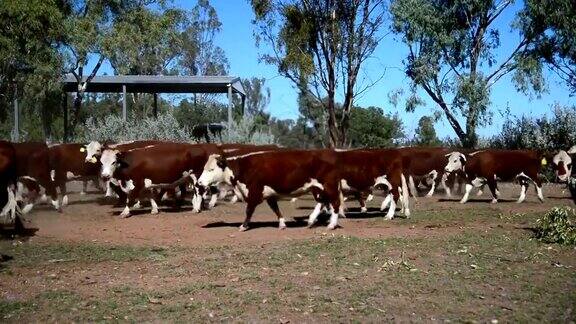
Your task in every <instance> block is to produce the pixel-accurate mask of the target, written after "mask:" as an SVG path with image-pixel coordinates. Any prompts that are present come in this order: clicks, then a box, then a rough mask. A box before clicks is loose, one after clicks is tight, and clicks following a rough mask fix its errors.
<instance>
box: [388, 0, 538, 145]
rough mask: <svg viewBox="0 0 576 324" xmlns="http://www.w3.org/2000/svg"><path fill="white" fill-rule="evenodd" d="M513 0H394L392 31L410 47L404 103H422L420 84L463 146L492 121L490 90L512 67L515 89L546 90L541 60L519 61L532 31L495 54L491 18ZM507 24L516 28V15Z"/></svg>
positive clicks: (496, 42) (497, 36)
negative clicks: (407, 93) (408, 84)
mask: <svg viewBox="0 0 576 324" xmlns="http://www.w3.org/2000/svg"><path fill="white" fill-rule="evenodd" d="M513 2H514V1H513V0H456V1H444V0H393V1H392V4H391V12H392V16H393V21H394V23H393V31H394V32H395V33H396V34H397V35H400V36H401V39H402V41H403V42H404V43H405V44H406V45H407V46H408V56H407V58H406V60H405V61H404V64H405V71H406V75H407V76H408V77H409V78H410V79H411V81H412V85H411V90H412V94H411V96H410V98H409V100H408V105H407V107H406V108H407V109H408V110H413V109H414V108H415V107H416V106H417V105H418V104H419V103H421V100H420V99H418V97H417V95H416V91H417V89H418V88H420V89H423V90H424V92H425V93H426V94H427V95H428V96H429V97H430V98H431V99H432V100H433V101H434V102H435V103H436V104H437V105H438V107H439V108H440V110H441V111H442V113H443V114H444V116H445V117H446V119H447V120H448V123H449V124H450V126H451V127H452V128H453V129H454V132H455V133H456V135H457V136H458V138H459V139H460V142H461V144H462V145H463V146H464V147H468V148H472V147H475V146H476V145H477V141H478V137H477V128H478V127H480V126H482V125H485V124H486V123H488V122H489V121H490V116H491V114H490V111H489V106H490V91H491V89H492V87H493V86H494V84H496V83H497V82H498V81H499V80H500V79H501V78H502V77H503V76H505V75H507V74H509V73H511V72H514V73H515V75H514V78H513V79H514V81H516V85H517V88H518V90H522V91H534V92H535V93H536V94H539V93H540V92H542V91H544V90H545V84H544V80H543V77H542V64H540V63H539V61H532V62H530V64H526V63H527V61H526V60H523V58H524V57H525V54H526V53H527V52H528V51H529V50H530V48H531V45H532V44H533V42H534V37H535V35H529V34H526V33H523V34H522V33H520V37H519V40H518V41H517V43H516V44H514V46H513V47H512V50H511V51H510V52H508V53H505V54H504V55H498V57H502V58H500V59H498V58H497V55H496V50H497V49H498V48H499V47H500V31H499V30H498V28H497V27H496V23H495V22H496V21H497V20H498V19H499V18H500V19H502V18H501V16H503V15H502V14H503V13H504V12H505V11H507V10H508V11H510V10H513V9H512V4H513ZM520 18H521V17H520ZM520 18H518V19H520ZM510 23H511V24H512V26H513V27H514V28H516V27H517V25H518V20H515V21H511V22H510ZM499 54H501V53H499Z"/></svg>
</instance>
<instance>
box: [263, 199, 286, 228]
mask: <svg viewBox="0 0 576 324" xmlns="http://www.w3.org/2000/svg"><path fill="white" fill-rule="evenodd" d="M266 202H267V203H268V206H270V208H271V209H272V211H273V212H274V214H276V216H277V217H278V229H281V230H283V229H285V228H286V220H285V219H284V216H282V213H280V208H279V207H278V200H277V199H276V198H268V199H266Z"/></svg>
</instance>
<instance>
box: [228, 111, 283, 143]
mask: <svg viewBox="0 0 576 324" xmlns="http://www.w3.org/2000/svg"><path fill="white" fill-rule="evenodd" d="M223 135H224V136H223V140H224V142H227V143H243V144H259V145H263V144H275V143H276V139H275V137H274V135H273V134H272V133H271V132H270V130H268V131H267V130H265V129H263V128H262V127H258V125H257V124H256V123H255V122H254V119H253V118H252V117H251V116H247V117H245V118H242V119H240V120H239V121H233V122H232V125H230V127H228V128H227V129H226V131H225V133H224V134H223Z"/></svg>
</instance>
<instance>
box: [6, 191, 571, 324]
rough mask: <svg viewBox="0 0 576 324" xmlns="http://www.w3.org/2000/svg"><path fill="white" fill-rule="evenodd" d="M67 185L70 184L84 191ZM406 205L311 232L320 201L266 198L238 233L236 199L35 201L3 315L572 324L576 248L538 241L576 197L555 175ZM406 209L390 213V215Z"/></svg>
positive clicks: (16, 250) (240, 209)
mask: <svg viewBox="0 0 576 324" xmlns="http://www.w3.org/2000/svg"><path fill="white" fill-rule="evenodd" d="M73 187H75V188H79V187H78V186H77V185H74V186H73ZM500 191H501V192H502V199H501V202H499V203H498V204H490V203H489V202H490V197H489V195H488V193H484V195H483V196H480V197H477V196H475V195H474V196H472V197H471V201H469V203H467V204H465V205H462V204H460V203H459V202H458V199H459V197H457V198H453V199H445V198H444V197H443V196H442V194H441V193H440V194H438V195H437V196H435V197H431V198H425V197H420V198H418V200H417V201H414V199H411V203H412V206H411V209H412V212H413V215H412V217H411V218H410V219H405V218H403V217H397V218H395V219H393V220H391V221H385V220H384V219H383V216H384V215H383V213H381V212H379V210H378V207H379V204H380V203H381V201H382V197H376V198H375V199H374V201H372V202H370V203H369V204H368V207H369V211H368V213H365V214H363V213H360V212H359V208H358V204H357V202H354V201H349V202H347V206H348V208H349V212H348V213H347V217H346V218H345V219H341V220H340V225H341V227H340V228H338V229H336V230H334V231H327V230H326V228H325V226H326V219H321V220H320V221H319V224H318V225H317V226H316V227H314V228H312V229H309V228H307V227H306V219H307V215H308V214H309V213H310V212H311V211H312V208H313V206H314V202H313V200H312V199H311V197H302V198H301V199H299V200H297V201H296V202H295V203H292V202H290V201H288V200H286V201H281V202H280V204H279V205H280V209H281V211H282V212H283V214H284V215H285V216H286V218H287V220H289V221H288V222H287V225H288V228H287V229H285V230H282V231H281V230H278V229H277V226H278V223H277V220H276V217H275V215H274V214H273V212H272V211H271V210H270V209H269V207H268V206H267V205H266V204H262V205H261V206H259V207H258V209H257V210H256V213H255V215H254V217H253V224H252V227H251V229H250V230H249V231H246V232H239V231H238V226H239V225H240V224H241V222H242V221H243V219H244V208H245V205H244V204H243V203H237V204H230V203H227V202H221V203H219V204H218V205H217V206H216V207H215V208H214V209H213V210H210V211H203V212H202V213H200V214H195V213H193V212H192V211H191V210H190V208H189V207H186V206H185V207H183V208H182V209H181V210H174V209H172V208H170V207H167V206H163V207H162V206H161V212H160V214H157V215H150V214H149V211H150V209H149V207H148V208H143V209H142V210H141V211H139V212H135V213H134V216H132V217H131V218H128V219H121V218H119V217H118V216H117V215H118V214H119V213H120V211H121V208H113V207H112V206H111V204H110V201H106V200H105V199H104V198H103V197H102V196H103V195H102V194H100V193H96V192H89V194H87V195H85V196H80V195H79V194H71V196H70V205H69V206H68V207H66V208H65V209H64V212H63V213H58V212H56V211H53V210H52V209H51V207H50V206H48V205H41V206H37V208H35V209H34V210H33V211H32V212H31V213H30V214H29V215H28V216H26V219H25V223H24V224H25V226H26V227H28V228H34V229H37V230H36V231H35V233H34V235H33V236H32V237H29V238H17V239H15V240H6V241H0V252H2V253H3V254H7V255H9V256H11V257H12V258H13V260H11V261H8V262H5V263H2V264H0V321H9V322H12V321H13V322H21V321H40V322H62V321H64V322H68V321H80V322H86V321H129V322H134V321H155V322H165V321H169V322H172V321H196V322H197V321H201V322H205V321H226V322H228V321H234V322H238V321H240V322H245V321H248V322H281V323H288V322H334V321H338V322H351V321H361V322H381V321H395V322H422V321H426V322H429V321H444V322H450V321H465V322H493V323H494V322H495V321H504V322H518V321H520V322H541V321H555V322H570V321H572V322H573V321H574V320H575V319H576V315H575V314H576V312H575V311H576V271H575V270H574V269H575V268H574V267H576V250H575V249H574V248H572V247H564V246H557V245H548V244H542V243H540V242H538V241H536V240H535V239H533V234H532V232H531V229H532V228H533V227H534V226H535V221H536V219H537V218H538V217H540V216H541V215H543V214H544V213H545V212H546V211H548V210H550V208H552V207H554V206H573V203H572V202H571V200H570V199H569V197H568V195H569V193H568V191H567V190H565V188H564V187H562V186H560V185H545V187H544V194H545V197H546V201H545V202H544V203H540V202H538V200H537V197H536V194H535V192H534V190H530V191H529V193H528V196H527V200H526V201H525V202H524V203H522V204H516V203H515V199H516V198H517V196H518V194H519V187H518V186H515V185H513V184H504V185H501V186H500ZM397 214H399V213H397Z"/></svg>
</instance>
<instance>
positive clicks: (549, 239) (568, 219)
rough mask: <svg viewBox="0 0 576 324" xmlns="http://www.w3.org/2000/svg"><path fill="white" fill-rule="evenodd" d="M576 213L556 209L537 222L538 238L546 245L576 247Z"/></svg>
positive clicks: (569, 209) (568, 209) (570, 210)
mask: <svg viewBox="0 0 576 324" xmlns="http://www.w3.org/2000/svg"><path fill="white" fill-rule="evenodd" d="M575 221H576V213H575V212H574V210H573V209H572V208H568V207H564V208H559V207H555V208H553V209H552V210H550V211H549V212H548V213H546V215H544V217H542V218H539V219H538V220H537V221H536V237H537V238H538V240H540V241H542V242H544V243H559V244H566V245H576V224H575V223H574V222H575Z"/></svg>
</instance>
